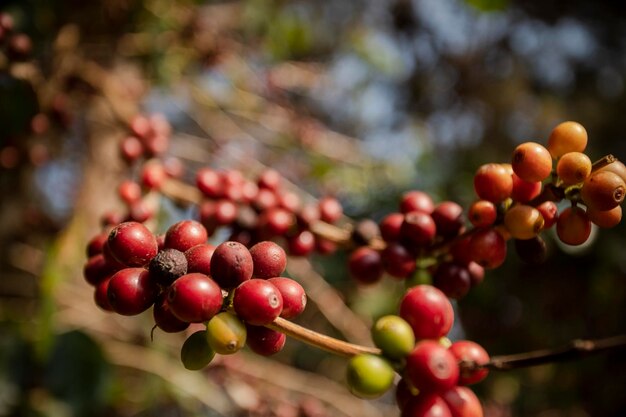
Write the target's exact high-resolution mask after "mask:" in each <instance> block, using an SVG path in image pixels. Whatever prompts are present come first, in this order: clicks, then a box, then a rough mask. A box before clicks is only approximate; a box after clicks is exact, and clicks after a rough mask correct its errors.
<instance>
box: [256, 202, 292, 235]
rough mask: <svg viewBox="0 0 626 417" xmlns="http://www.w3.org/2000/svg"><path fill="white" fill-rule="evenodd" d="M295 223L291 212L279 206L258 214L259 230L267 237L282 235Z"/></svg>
mask: <svg viewBox="0 0 626 417" xmlns="http://www.w3.org/2000/svg"><path fill="white" fill-rule="evenodd" d="M295 224H296V217H295V215H294V214H293V213H291V212H289V211H287V210H285V209H284V208H280V207H272V208H269V209H267V210H265V211H264V212H263V213H261V215H260V216H259V224H258V227H259V230H260V231H261V233H262V234H263V235H264V236H267V237H268V238H271V237H274V236H284V235H285V234H286V233H287V232H288V231H289V230H290V229H291V228H292V227H293V226H294V225H295Z"/></svg>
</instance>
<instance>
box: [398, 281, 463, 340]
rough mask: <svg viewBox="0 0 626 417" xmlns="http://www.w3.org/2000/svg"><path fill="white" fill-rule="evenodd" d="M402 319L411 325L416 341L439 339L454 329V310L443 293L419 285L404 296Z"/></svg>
mask: <svg viewBox="0 0 626 417" xmlns="http://www.w3.org/2000/svg"><path fill="white" fill-rule="evenodd" d="M400 317H402V318H403V319H404V320H406V321H407V322H408V323H409V324H410V325H411V327H412V328H413V333H415V338H416V339H438V338H440V337H442V336H445V335H446V334H448V332H449V331H450V329H451V328H452V324H453V322H454V309H453V308H452V304H450V301H449V300H448V298H447V297H446V295H445V294H444V293H443V292H442V291H440V290H438V289H437V288H435V287H433V286H430V285H418V286H415V287H413V288H411V289H409V290H408V291H407V292H406V293H405V294H404V297H403V298H402V301H401V302H400Z"/></svg>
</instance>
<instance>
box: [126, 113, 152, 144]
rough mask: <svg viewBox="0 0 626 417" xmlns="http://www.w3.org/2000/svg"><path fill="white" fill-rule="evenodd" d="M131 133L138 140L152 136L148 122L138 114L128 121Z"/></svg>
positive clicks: (150, 125)
mask: <svg viewBox="0 0 626 417" xmlns="http://www.w3.org/2000/svg"><path fill="white" fill-rule="evenodd" d="M130 130H131V132H132V133H133V134H134V135H135V136H137V137H138V138H140V139H144V138H146V137H148V136H152V135H154V130H153V129H152V124H151V123H150V120H149V119H148V118H147V117H146V116H144V115H143V114H138V115H136V116H134V117H133V119H132V120H131V121H130Z"/></svg>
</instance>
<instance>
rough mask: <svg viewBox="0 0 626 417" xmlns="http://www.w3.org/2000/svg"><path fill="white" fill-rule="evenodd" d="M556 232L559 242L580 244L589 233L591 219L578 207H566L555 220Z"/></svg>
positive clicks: (573, 244)
mask: <svg viewBox="0 0 626 417" xmlns="http://www.w3.org/2000/svg"><path fill="white" fill-rule="evenodd" d="M556 234H557V236H558V237H559V239H561V242H563V243H566V244H568V245H572V246H578V245H582V244H583V243H585V242H586V241H587V239H589V235H590V234H591V221H589V217H587V213H585V210H583V209H582V208H580V207H567V208H566V209H565V210H563V211H562V212H561V213H560V214H559V218H558V220H557V221H556Z"/></svg>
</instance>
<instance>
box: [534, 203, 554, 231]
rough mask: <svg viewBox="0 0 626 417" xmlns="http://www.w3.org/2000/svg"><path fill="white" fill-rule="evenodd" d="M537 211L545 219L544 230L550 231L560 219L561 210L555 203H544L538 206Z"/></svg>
mask: <svg viewBox="0 0 626 417" xmlns="http://www.w3.org/2000/svg"><path fill="white" fill-rule="evenodd" d="M537 210H539V213H541V217H543V228H544V229H549V228H551V227H552V226H554V225H555V224H556V219H557V218H558V217H559V208H558V207H557V205H556V203H555V202H554V201H544V202H543V203H541V204H539V205H538V206H537Z"/></svg>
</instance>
